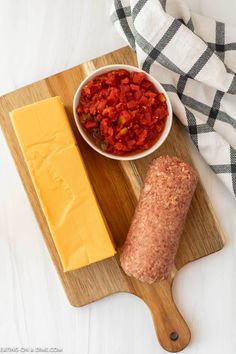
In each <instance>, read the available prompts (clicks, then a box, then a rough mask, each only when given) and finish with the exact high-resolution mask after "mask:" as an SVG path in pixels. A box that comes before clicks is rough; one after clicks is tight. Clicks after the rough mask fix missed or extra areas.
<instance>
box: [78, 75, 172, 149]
mask: <svg viewBox="0 0 236 354" xmlns="http://www.w3.org/2000/svg"><path fill="white" fill-rule="evenodd" d="M77 113H78V115H79V120H80V123H81V124H82V126H83V129H84V130H85V131H86V132H87V133H88V134H89V135H90V136H91V137H92V139H93V140H94V142H95V143H96V145H97V146H98V147H100V148H101V149H103V150H104V151H106V152H109V153H111V154H115V155H129V154H132V153H136V152H140V151H143V150H146V149H148V148H149V147H151V146H152V145H153V144H154V143H155V142H156V141H157V140H158V139H159V137H160V136H161V133H162V132H163V130H164V128H165V123H166V118H167V116H168V110H167V104H166V98H165V95H164V94H163V93H160V92H159V91H158V90H157V89H156V88H155V87H154V85H153V84H152V83H151V82H150V81H149V80H148V79H147V77H146V75H145V74H144V73H139V72H128V71H126V70H114V71H110V72H108V73H106V74H104V75H100V76H97V77H95V78H94V79H93V80H91V81H89V82H88V83H87V84H86V85H85V86H84V87H83V89H82V92H81V96H80V101H79V105H78V107H77Z"/></svg>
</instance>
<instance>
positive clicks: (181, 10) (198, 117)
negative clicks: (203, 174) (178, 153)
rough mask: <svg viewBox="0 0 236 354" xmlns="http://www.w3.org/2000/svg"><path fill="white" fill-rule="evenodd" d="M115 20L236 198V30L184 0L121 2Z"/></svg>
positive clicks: (117, 1) (115, 7) (115, 8)
mask: <svg viewBox="0 0 236 354" xmlns="http://www.w3.org/2000/svg"><path fill="white" fill-rule="evenodd" d="M111 18H112V21H113V22H114V24H115V26H116V28H117V30H118V31H119V32H120V33H121V35H122V36H123V37H124V38H125V40H126V41H127V42H128V44H129V45H130V46H131V47H132V48H133V49H135V50H136V53H137V57H138V62H139V66H140V67H141V68H142V69H143V70H145V71H147V72H149V73H150V74H151V75H153V76H154V77H156V78H157V79H158V81H160V82H161V83H162V85H163V86H164V88H165V89H166V91H167V92H168V93H169V97H170V99H171V102H172V106H173V110H174V112H175V114H176V115H177V117H178V118H179V119H180V120H181V122H182V123H183V124H184V125H185V126H186V128H187V130H188V131H189V133H190V135H191V138H192V140H193V142H194V144H195V145H196V147H197V148H198V149H199V151H200V153H201V154H202V156H203V157H204V159H205V160H206V161H207V163H208V164H209V166H210V167H211V168H212V169H213V171H215V173H217V175H218V176H219V178H220V179H221V180H222V181H223V182H224V184H225V185H226V186H227V188H228V189H229V190H230V191H231V193H232V194H233V195H234V196H236V75H235V72H236V28H233V27H230V26H228V25H226V24H224V23H221V22H218V21H215V20H213V19H210V18H206V17H203V16H199V15H196V14H193V13H190V11H189V9H188V7H187V6H186V4H185V3H184V2H182V1H181V0H115V1H114V3H113V8H112V14H111Z"/></svg>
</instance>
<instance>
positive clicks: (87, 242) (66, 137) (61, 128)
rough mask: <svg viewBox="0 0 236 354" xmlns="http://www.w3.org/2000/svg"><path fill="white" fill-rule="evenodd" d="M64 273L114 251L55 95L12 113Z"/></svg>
mask: <svg viewBox="0 0 236 354" xmlns="http://www.w3.org/2000/svg"><path fill="white" fill-rule="evenodd" d="M10 116H11V119H12V123H13V126H14V129H15V132H16V135H17V138H18V141H19V143H20V146H21V149H22V152H23V155H24V158H25V161H26V164H27V166H28V169H29V172H30V175H31V178H32V181H33V184H34V187H35V190H36V192H37V195H38V198H39V201H40V204H41V207H42V209H43V212H44V214H45V217H46V219H47V223H48V226H49V229H50V231H51V235H52V237H53V240H54V243H55V246H56V248H57V251H58V254H59V256H60V259H61V262H62V265H63V269H64V271H70V270H74V269H77V268H80V267H83V266H86V265H88V264H91V263H93V262H97V261H100V260H102V259H105V258H108V257H111V256H113V255H114V254H115V249H114V246H113V243H112V241H111V238H110V233H109V230H108V227H107V225H106V222H105V220H104V217H103V215H102V212H101V210H100V208H99V205H98V202H97V200H96V197H95V194H94V191H93V188H92V186H91V184H90V182H89V178H88V175H87V172H86V169H85V166H84V162H83V159H82V157H81V154H80V151H79V149H78V146H77V145H76V141H75V138H74V135H73V133H72V130H71V127H70V124H69V122H68V118H67V115H66V112H65V109H64V107H63V104H62V102H61V100H60V98H59V97H53V98H49V99H46V100H43V101H40V102H37V103H34V104H32V105H28V106H25V107H22V108H19V109H16V110H14V111H13V112H11V113H10Z"/></svg>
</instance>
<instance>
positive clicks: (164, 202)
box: [120, 156, 198, 283]
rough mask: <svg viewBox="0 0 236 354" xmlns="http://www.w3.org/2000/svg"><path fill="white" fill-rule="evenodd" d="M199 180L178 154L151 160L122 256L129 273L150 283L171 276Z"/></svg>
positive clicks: (121, 259) (122, 261) (123, 263)
mask: <svg viewBox="0 0 236 354" xmlns="http://www.w3.org/2000/svg"><path fill="white" fill-rule="evenodd" d="M197 180H198V177H197V173H196V171H195V170H194V169H193V167H191V166H190V165H189V164H188V163H186V162H184V161H182V160H181V159H179V158H177V157H170V156H161V157H158V158H156V159H154V160H153V161H152V162H151V164H150V166H149V168H148V172H147V175H146V179H145V181H144V186H143V188H142V190H141V194H140V198H139V202H138V205H137V207H136V210H135V214H134V217H133V220H132V223H131V227H130V230H129V232H128V235H127V239H126V241H125V243H124V246H123V250H122V253H121V257H120V261H121V266H122V268H123V270H124V271H125V272H126V273H127V274H128V275H130V276H133V277H135V278H137V279H139V280H140V281H143V282H148V283H152V282H154V281H156V280H163V279H166V278H167V277H168V275H169V273H170V271H171V268H172V267H173V265H174V260H175V256H176V252H177V249H178V245H179V240H180V236H181V233H182V231H183V228H184V223H185V219H186V216H187V213H188V210H189V207H190V203H191V200H192V196H193V194H194V191H195V188H196V185H197Z"/></svg>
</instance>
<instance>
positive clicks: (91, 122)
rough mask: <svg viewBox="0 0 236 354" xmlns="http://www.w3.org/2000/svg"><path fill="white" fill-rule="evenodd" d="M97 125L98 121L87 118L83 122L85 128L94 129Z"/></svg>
mask: <svg viewBox="0 0 236 354" xmlns="http://www.w3.org/2000/svg"><path fill="white" fill-rule="evenodd" d="M97 127H98V123H97V122H95V121H94V120H88V121H87V122H86V123H85V128H86V129H88V130H90V129H94V128H97Z"/></svg>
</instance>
